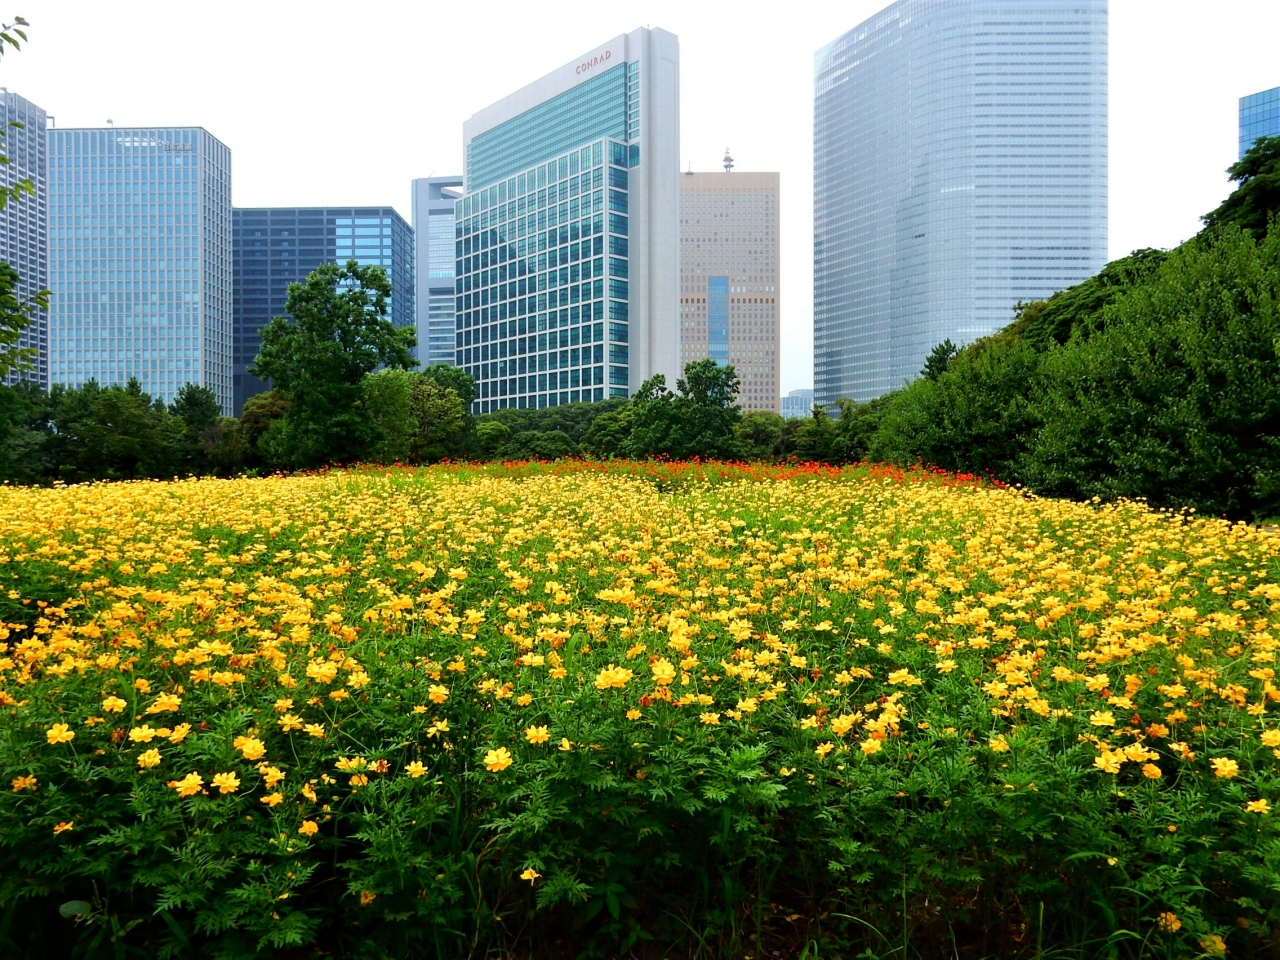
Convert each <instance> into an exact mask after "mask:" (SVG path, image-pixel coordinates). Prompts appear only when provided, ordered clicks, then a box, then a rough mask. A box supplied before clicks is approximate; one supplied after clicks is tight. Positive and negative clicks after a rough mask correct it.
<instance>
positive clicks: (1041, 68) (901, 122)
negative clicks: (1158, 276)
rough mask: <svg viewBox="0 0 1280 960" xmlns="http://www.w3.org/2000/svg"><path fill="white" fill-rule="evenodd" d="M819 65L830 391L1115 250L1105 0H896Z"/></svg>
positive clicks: (884, 372)
mask: <svg viewBox="0 0 1280 960" xmlns="http://www.w3.org/2000/svg"><path fill="white" fill-rule="evenodd" d="M815 74H816V76H815V92H814V98H815V99H814V241H813V242H814V387H815V390H816V393H817V400H818V402H819V403H822V404H824V405H829V404H831V403H833V402H834V401H835V400H836V399H838V398H840V397H848V398H850V399H852V400H858V401H865V400H870V399H872V398H873V397H877V396H880V395H881V394H884V393H886V392H888V391H890V390H896V389H898V388H899V387H901V386H902V385H903V383H904V382H905V381H907V380H910V379H912V378H914V377H915V376H917V375H918V373H919V370H920V368H921V366H922V365H923V363H924V360H925V357H927V356H928V354H929V351H930V350H931V349H932V348H933V347H934V346H935V345H936V344H938V343H941V342H942V341H943V340H946V339H950V340H951V341H952V342H953V343H955V344H956V345H957V346H963V345H964V344H966V343H969V342H970V341H972V340H974V339H977V338H978V337H982V336H985V335H986V334H989V333H992V332H993V331H995V330H998V329H999V328H1001V327H1003V326H1005V325H1007V324H1008V323H1010V322H1012V320H1013V307H1014V305H1015V304H1017V303H1018V302H1019V301H1032V300H1041V299H1044V298H1046V297H1048V296H1050V295H1051V294H1053V293H1054V292H1055V291H1058V290H1063V289H1065V288H1066V287H1069V286H1071V285H1072V284H1075V283H1079V282H1080V281H1082V280H1084V279H1086V278H1087V277H1089V276H1091V275H1093V274H1094V273H1096V272H1097V271H1098V270H1099V269H1100V268H1101V267H1102V266H1103V265H1104V264H1105V263H1106V257H1107V0H965V2H954V3H944V2H938V0H898V2H896V3H893V4H891V5H890V6H888V7H886V8H885V9H884V10H882V11H880V12H879V13H877V14H876V15H875V16H874V17H872V18H871V19H869V20H867V21H865V22H863V23H862V24H860V25H859V26H857V27H855V28H854V29H853V30H850V31H849V32H848V33H846V34H844V35H843V36H841V37H839V38H838V39H836V40H835V41H833V42H832V43H831V44H829V45H828V46H826V47H823V48H822V49H821V50H819V51H818V53H817V57H816V64H815Z"/></svg>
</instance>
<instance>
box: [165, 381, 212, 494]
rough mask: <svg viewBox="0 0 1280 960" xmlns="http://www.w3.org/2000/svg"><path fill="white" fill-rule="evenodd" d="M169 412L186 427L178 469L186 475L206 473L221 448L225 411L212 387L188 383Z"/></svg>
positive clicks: (180, 448)
mask: <svg viewBox="0 0 1280 960" xmlns="http://www.w3.org/2000/svg"><path fill="white" fill-rule="evenodd" d="M169 412H170V413H171V414H173V415H174V416H175V417H177V418H178V419H179V420H180V421H181V422H182V426H183V436H182V440H181V441H180V444H179V451H178V467H179V469H180V470H181V471H182V472H184V473H194V474H201V473H205V472H207V471H208V470H209V469H210V467H211V466H212V463H213V451H214V450H215V449H216V448H217V447H218V445H219V439H220V434H219V430H220V425H221V421H222V419H223V418H222V409H221V407H220V406H219V405H218V396H217V394H215V393H214V392H213V390H212V389H211V388H210V387H202V386H200V385H199V384H195V383H187V384H183V385H182V386H181V387H180V388H179V389H178V395H177V396H176V397H174V399H173V403H171V404H169Z"/></svg>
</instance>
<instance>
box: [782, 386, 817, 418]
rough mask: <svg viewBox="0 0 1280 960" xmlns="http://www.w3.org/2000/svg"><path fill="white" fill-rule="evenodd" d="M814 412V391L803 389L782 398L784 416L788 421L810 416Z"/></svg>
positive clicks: (793, 391)
mask: <svg viewBox="0 0 1280 960" xmlns="http://www.w3.org/2000/svg"><path fill="white" fill-rule="evenodd" d="M812 412H813V390H812V389H810V388H808V387H802V388H801V389H799V390H792V391H791V392H790V393H788V394H787V395H786V396H785V397H783V398H782V415H783V416H784V417H786V418H787V419H788V420H792V419H799V418H803V417H807V416H809V414H811V413H812Z"/></svg>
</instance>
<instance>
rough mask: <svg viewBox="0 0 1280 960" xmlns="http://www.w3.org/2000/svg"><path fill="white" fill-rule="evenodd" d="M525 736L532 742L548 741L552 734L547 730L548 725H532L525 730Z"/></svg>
mask: <svg viewBox="0 0 1280 960" xmlns="http://www.w3.org/2000/svg"><path fill="white" fill-rule="evenodd" d="M524 738H525V739H526V740H528V741H529V742H530V743H546V742H547V741H548V740H549V739H550V738H551V734H549V733H548V732H547V728H546V727H530V728H529V729H527V730H526V731H525V732H524Z"/></svg>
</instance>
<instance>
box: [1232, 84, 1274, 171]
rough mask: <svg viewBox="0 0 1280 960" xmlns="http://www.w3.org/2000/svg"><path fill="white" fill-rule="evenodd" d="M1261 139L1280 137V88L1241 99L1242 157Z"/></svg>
mask: <svg viewBox="0 0 1280 960" xmlns="http://www.w3.org/2000/svg"><path fill="white" fill-rule="evenodd" d="M1259 137H1280V87H1272V88H1271V89H1270V90H1263V91H1262V92H1261V93H1251V94H1249V96H1247V97H1241V98H1240V156H1242V157H1243V156H1244V155H1245V154H1246V153H1248V152H1249V148H1250V147H1251V146H1253V141H1255V140H1257V139H1258V138H1259Z"/></svg>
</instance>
